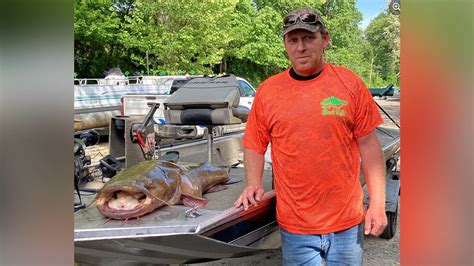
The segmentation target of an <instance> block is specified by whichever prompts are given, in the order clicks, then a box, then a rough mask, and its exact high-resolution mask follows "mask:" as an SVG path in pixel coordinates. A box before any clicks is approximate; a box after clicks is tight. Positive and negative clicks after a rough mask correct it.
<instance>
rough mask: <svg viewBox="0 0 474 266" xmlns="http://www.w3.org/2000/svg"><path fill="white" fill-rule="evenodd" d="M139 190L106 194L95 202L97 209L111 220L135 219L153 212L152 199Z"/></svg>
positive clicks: (116, 191)
mask: <svg viewBox="0 0 474 266" xmlns="http://www.w3.org/2000/svg"><path fill="white" fill-rule="evenodd" d="M147 194H148V193H144V192H143V191H141V190H124V189H122V190H115V191H110V192H106V193H104V194H103V195H101V197H99V198H98V200H97V207H98V209H99V211H100V212H101V213H102V214H103V215H104V216H107V217H109V218H112V219H129V218H137V217H140V216H142V215H144V214H146V213H148V212H151V211H152V210H153V208H152V203H153V200H152V197H150V196H149V195H147Z"/></svg>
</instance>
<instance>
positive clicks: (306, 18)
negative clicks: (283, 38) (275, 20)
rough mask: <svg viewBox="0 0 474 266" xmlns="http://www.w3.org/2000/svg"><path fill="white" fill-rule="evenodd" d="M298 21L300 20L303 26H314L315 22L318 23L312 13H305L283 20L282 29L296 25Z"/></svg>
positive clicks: (289, 16)
mask: <svg viewBox="0 0 474 266" xmlns="http://www.w3.org/2000/svg"><path fill="white" fill-rule="evenodd" d="M298 19H299V20H300V22H301V23H305V24H316V22H318V21H319V20H318V18H317V17H316V15H315V14H313V13H306V14H300V15H288V16H286V17H285V18H284V19H283V27H285V28H286V27H289V26H291V25H294V24H296V23H297V22H298Z"/></svg>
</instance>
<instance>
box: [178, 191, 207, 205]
mask: <svg viewBox="0 0 474 266" xmlns="http://www.w3.org/2000/svg"><path fill="white" fill-rule="evenodd" d="M181 201H182V203H183V205H184V206H187V207H196V206H198V207H200V208H204V207H205V206H206V205H207V201H208V200H207V199H206V198H200V197H194V196H188V195H184V194H183V195H181Z"/></svg>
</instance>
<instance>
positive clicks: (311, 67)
mask: <svg viewBox="0 0 474 266" xmlns="http://www.w3.org/2000/svg"><path fill="white" fill-rule="evenodd" d="M284 43H285V51H286V53H287V54H288V57H289V58H290V61H291V66H292V67H293V69H294V70H295V72H296V74H298V75H301V76H309V75H312V74H316V73H317V72H319V71H321V70H322V69H323V66H324V61H323V53H324V49H325V48H326V47H327V45H328V43H329V35H328V34H327V33H326V34H325V35H324V36H323V35H321V32H319V31H317V32H310V31H307V30H294V31H290V32H288V33H287V34H286V35H285V39H284Z"/></svg>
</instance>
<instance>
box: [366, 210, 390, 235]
mask: <svg viewBox="0 0 474 266" xmlns="http://www.w3.org/2000/svg"><path fill="white" fill-rule="evenodd" d="M386 226H387V215H386V214H385V208H381V207H379V208H378V207H370V205H369V209H368V210H367V213H366V214H365V225H364V234H366V235H368V234H371V235H373V236H379V235H380V234H382V232H383V230H384V229H385V227H386Z"/></svg>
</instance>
